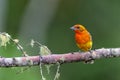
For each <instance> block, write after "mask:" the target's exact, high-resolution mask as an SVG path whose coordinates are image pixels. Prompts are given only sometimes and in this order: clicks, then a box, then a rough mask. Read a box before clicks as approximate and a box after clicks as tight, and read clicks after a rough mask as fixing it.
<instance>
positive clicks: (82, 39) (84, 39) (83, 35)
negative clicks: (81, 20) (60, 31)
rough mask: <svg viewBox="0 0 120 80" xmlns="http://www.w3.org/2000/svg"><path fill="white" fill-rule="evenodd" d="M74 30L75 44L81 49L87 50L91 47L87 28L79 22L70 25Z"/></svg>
mask: <svg viewBox="0 0 120 80" xmlns="http://www.w3.org/2000/svg"><path fill="white" fill-rule="evenodd" d="M71 29H72V30H74V32H75V41H76V44H77V46H78V47H79V48H80V49H81V50H83V51H89V50H91V48H92V37H91V35H90V33H89V32H88V31H87V29H86V28H85V27H84V26H83V25H80V24H76V25H74V26H73V27H71Z"/></svg>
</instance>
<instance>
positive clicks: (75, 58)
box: [0, 48, 120, 67]
mask: <svg viewBox="0 0 120 80" xmlns="http://www.w3.org/2000/svg"><path fill="white" fill-rule="evenodd" d="M119 56H120V48H108V49H105V48H102V49H96V50H91V51H90V52H71V53H65V54H51V55H46V56H28V57H14V58H4V57H1V58H0V67H21V66H36V65H39V63H40V62H41V63H42V64H56V63H58V62H59V63H72V62H82V61H83V62H85V61H91V60H96V59H100V58H111V57H119Z"/></svg>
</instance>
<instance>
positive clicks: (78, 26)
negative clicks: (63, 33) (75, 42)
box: [70, 24, 86, 33]
mask: <svg viewBox="0 0 120 80" xmlns="http://www.w3.org/2000/svg"><path fill="white" fill-rule="evenodd" d="M70 29H72V30H74V31H75V32H77V33H80V32H83V31H85V30H86V29H85V27H84V26H83V25H80V24H76V25H74V26H72V27H71V28H70Z"/></svg>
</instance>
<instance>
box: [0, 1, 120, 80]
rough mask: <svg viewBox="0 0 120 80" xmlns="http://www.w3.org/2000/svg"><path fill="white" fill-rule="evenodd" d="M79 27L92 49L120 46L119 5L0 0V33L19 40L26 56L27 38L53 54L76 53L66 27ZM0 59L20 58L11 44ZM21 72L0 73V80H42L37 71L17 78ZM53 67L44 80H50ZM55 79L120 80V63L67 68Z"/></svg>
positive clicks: (33, 52)
mask: <svg viewBox="0 0 120 80" xmlns="http://www.w3.org/2000/svg"><path fill="white" fill-rule="evenodd" d="M77 23H79V24H82V25H84V26H86V28H87V29H88V30H89V31H90V33H91V35H92V37H93V42H94V45H93V49H97V48H103V47H104V48H116V47H120V1H119V0H0V31H1V32H7V33H9V34H10V35H11V36H12V37H13V38H18V39H19V40H20V43H21V44H22V45H23V47H24V48H25V50H26V51H27V52H28V53H29V55H38V49H37V47H36V48H35V49H32V48H30V46H29V43H30V40H31V39H34V40H37V41H39V42H40V43H42V44H45V45H47V46H48V47H49V48H50V49H51V51H52V52H53V53H56V54H61V53H67V52H73V51H78V50H79V49H78V48H77V46H76V44H75V41H74V33H73V31H71V30H70V29H69V28H70V27H71V26H73V25H74V24H77ZM0 55H1V56H4V57H15V56H21V53H20V51H18V50H17V49H16V47H15V45H14V44H9V45H8V46H7V47H6V48H4V47H1V48H0ZM17 71H20V68H1V69H0V80H41V76H40V73H39V67H38V66H36V67H32V68H30V69H29V70H27V71H25V72H23V73H21V74H16V72H17ZM55 71H56V68H55V67H53V68H52V71H51V73H50V75H46V77H48V79H47V80H53V77H54V74H55ZM60 73H61V76H60V80H120V59H119V58H112V59H100V60H96V61H95V63H94V64H84V63H70V64H63V65H62V66H61V68H60Z"/></svg>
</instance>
